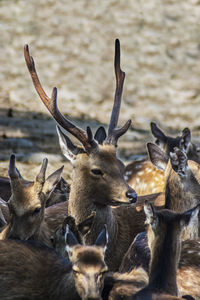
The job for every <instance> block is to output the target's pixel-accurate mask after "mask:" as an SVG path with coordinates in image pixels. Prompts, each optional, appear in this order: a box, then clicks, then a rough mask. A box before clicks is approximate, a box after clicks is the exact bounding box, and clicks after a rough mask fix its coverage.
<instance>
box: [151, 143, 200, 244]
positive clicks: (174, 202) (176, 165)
mask: <svg viewBox="0 0 200 300" xmlns="http://www.w3.org/2000/svg"><path fill="white" fill-rule="evenodd" d="M147 148H148V152H149V156H150V160H151V162H152V163H153V164H154V165H155V166H156V167H157V168H159V169H162V170H163V172H164V178H165V191H164V193H165V202H166V203H165V207H166V208H168V209H171V210H173V211H176V212H180V213H181V212H184V211H185V210H187V209H190V208H192V207H194V206H195V205H197V204H199V203H200V196H199V195H200V184H199V182H200V165H199V164H198V163H196V162H194V161H191V160H188V159H187V156H186V154H185V152H183V151H182V150H180V149H178V148H174V153H170V160H167V157H166V154H165V153H164V152H163V151H162V150H161V149H160V148H159V147H158V146H157V145H155V144H152V143H148V144H147ZM188 238H189V239H196V238H198V217H197V219H196V222H194V224H193V228H191V229H189V228H188V229H187V230H186V231H185V232H184V237H183V239H188Z"/></svg>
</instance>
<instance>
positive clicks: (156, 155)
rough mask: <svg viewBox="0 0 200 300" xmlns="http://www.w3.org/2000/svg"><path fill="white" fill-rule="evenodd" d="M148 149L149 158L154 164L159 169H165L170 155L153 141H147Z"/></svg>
mask: <svg viewBox="0 0 200 300" xmlns="http://www.w3.org/2000/svg"><path fill="white" fill-rule="evenodd" d="M147 151H148V153H149V158H150V160H151V162H152V164H153V165H154V166H156V167H157V168H158V169H161V170H163V171H164V170H165V169H166V167H167V163H168V160H169V157H168V155H167V154H166V153H165V152H163V151H162V150H161V149H160V147H158V146H157V145H155V144H153V143H147Z"/></svg>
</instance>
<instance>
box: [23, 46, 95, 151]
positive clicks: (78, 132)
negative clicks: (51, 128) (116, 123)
mask: <svg viewBox="0 0 200 300" xmlns="http://www.w3.org/2000/svg"><path fill="white" fill-rule="evenodd" d="M24 57H25V61H26V65H27V67H28V70H29V72H30V75H31V78H32V80H33V84H34V86H35V89H36V91H37V93H38V95H39V96H40V99H41V100H42V102H43V103H44V105H45V106H46V107H47V109H48V110H49V112H50V113H51V115H52V116H53V118H54V119H55V120H56V121H57V122H58V124H59V125H60V126H61V127H63V128H64V129H65V130H67V131H68V132H70V133H71V134H72V135H73V136H75V137H76V138H77V139H78V140H79V141H80V142H81V143H82V144H83V146H84V147H85V149H86V150H89V149H91V148H93V147H94V145H95V146H96V143H95V142H94V140H92V142H91V135H90V136H89V137H88V135H87V133H86V132H85V131H84V130H82V129H81V128H79V127H78V126H76V125H74V124H73V123H71V122H70V121H69V120H68V119H66V118H65V117H64V116H63V115H62V114H61V112H60V111H59V109H58V106H57V88H56V87H54V88H53V91H52V95H51V98H49V97H48V96H47V94H46V93H45V91H44V89H43V88H42V85H41V83H40V80H39V78H38V75H37V72H36V68H35V63H34V60H33V57H32V56H30V54H29V47H28V45H25V46H24Z"/></svg>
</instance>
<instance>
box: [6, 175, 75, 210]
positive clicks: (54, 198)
mask: <svg viewBox="0 0 200 300" xmlns="http://www.w3.org/2000/svg"><path fill="white" fill-rule="evenodd" d="M24 181H25V180H24ZM26 181H27V184H28V183H30V184H31V183H33V182H32V181H28V180H26ZM69 191H70V187H69V184H68V183H67V182H66V181H65V180H64V179H63V178H62V177H61V179H60V181H59V182H58V183H57V185H56V187H55V188H54V189H53V190H52V192H51V193H50V195H49V197H48V198H47V201H46V207H49V206H51V205H53V204H56V203H59V202H64V201H67V200H68V199H69ZM11 194H12V191H11V186H10V179H9V178H6V177H1V176H0V197H1V198H2V199H3V200H4V201H6V202H7V201H8V200H9V199H10V196H11Z"/></svg>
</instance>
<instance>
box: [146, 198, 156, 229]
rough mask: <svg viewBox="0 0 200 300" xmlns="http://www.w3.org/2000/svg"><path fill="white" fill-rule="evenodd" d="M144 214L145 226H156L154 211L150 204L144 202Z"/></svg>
mask: <svg viewBox="0 0 200 300" xmlns="http://www.w3.org/2000/svg"><path fill="white" fill-rule="evenodd" d="M144 212H145V215H146V221H145V224H148V225H152V226H153V225H156V224H157V221H158V219H157V216H156V211H155V209H154V207H153V205H152V204H151V203H148V202H146V203H145V204H144Z"/></svg>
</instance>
